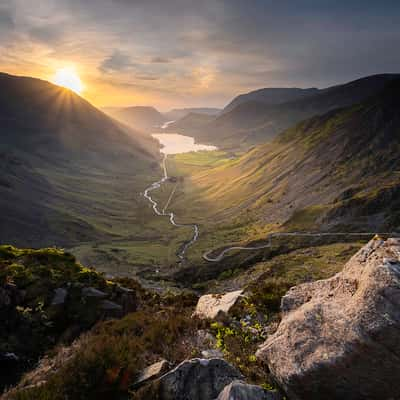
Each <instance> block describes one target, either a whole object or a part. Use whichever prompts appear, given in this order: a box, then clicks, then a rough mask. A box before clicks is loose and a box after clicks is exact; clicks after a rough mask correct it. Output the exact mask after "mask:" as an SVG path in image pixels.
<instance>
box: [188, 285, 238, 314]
mask: <svg viewBox="0 0 400 400" xmlns="http://www.w3.org/2000/svg"><path fill="white" fill-rule="evenodd" d="M242 293H243V290H236V291H234V292H228V293H225V294H206V295H204V296H201V297H200V299H199V301H198V303H197V306H196V310H195V311H194V313H193V316H196V317H198V318H201V319H216V318H218V317H222V316H225V315H227V314H228V312H229V310H230V309H231V308H232V306H234V305H235V304H236V302H237V300H238V299H239V298H240V296H241V295H242Z"/></svg>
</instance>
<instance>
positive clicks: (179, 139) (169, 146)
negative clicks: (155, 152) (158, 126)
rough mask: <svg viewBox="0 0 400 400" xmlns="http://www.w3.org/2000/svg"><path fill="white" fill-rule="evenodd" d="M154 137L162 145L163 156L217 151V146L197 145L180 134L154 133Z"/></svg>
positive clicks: (190, 138) (189, 138)
mask: <svg viewBox="0 0 400 400" xmlns="http://www.w3.org/2000/svg"><path fill="white" fill-rule="evenodd" d="M151 136H153V137H154V138H155V139H157V140H158V141H159V142H160V143H161V145H162V149H161V150H160V152H161V153H163V154H179V153H190V152H191V151H212V150H217V149H218V148H217V147H216V146H210V145H206V144H197V143H195V142H194V138H192V137H191V136H184V135H179V134H178V133H154V134H153V135H151Z"/></svg>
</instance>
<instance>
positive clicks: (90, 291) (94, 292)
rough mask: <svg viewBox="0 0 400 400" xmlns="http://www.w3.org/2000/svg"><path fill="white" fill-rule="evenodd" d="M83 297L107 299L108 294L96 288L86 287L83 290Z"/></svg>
mask: <svg viewBox="0 0 400 400" xmlns="http://www.w3.org/2000/svg"><path fill="white" fill-rule="evenodd" d="M82 296H84V297H96V298H100V299H102V298H104V297H107V293H105V292H103V291H101V290H98V289H96V288H94V287H85V288H83V289H82Z"/></svg>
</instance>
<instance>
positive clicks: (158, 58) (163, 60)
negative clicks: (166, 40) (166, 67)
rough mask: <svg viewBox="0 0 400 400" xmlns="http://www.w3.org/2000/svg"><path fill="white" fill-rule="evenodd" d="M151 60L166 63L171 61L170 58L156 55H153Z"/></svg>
mask: <svg viewBox="0 0 400 400" xmlns="http://www.w3.org/2000/svg"><path fill="white" fill-rule="evenodd" d="M151 62H152V63H158V64H167V63H169V62H171V60H170V59H169V58H166V57H160V56H158V57H153V58H152V59H151Z"/></svg>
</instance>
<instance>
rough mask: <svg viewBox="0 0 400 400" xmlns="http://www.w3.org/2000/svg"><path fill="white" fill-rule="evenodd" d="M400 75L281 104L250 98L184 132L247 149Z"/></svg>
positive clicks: (360, 97)
mask: <svg viewBox="0 0 400 400" xmlns="http://www.w3.org/2000/svg"><path fill="white" fill-rule="evenodd" d="M398 76H399V75H395V74H382V75H373V76H369V77H366V78H362V79H358V80H356V81H352V82H349V83H346V84H343V85H337V86H333V87H329V88H327V89H322V90H318V91H316V93H315V94H312V95H307V96H305V97H303V98H300V99H297V100H293V101H289V102H285V103H280V104H265V103H263V102H260V101H255V100H250V101H247V102H245V103H242V104H239V105H238V106H236V107H235V108H233V109H232V110H231V111H229V112H226V113H223V114H221V115H220V116H218V117H217V118H215V120H214V121H212V122H210V123H209V124H207V126H206V127H204V126H200V127H198V128H196V129H194V128H192V130H191V131H190V132H182V133H187V134H191V135H193V136H195V137H196V139H197V140H198V141H200V142H213V143H215V144H217V145H219V146H220V147H224V148H245V149H246V148H249V147H250V146H252V145H254V144H258V143H263V142H265V141H268V140H271V139H273V138H274V137H275V136H276V135H277V134H278V133H280V132H281V131H283V130H285V129H287V128H289V127H290V126H292V125H294V124H296V123H297V122H300V121H302V120H304V119H307V118H310V117H312V116H314V115H322V114H324V113H326V112H328V111H330V110H333V109H335V108H339V107H347V106H351V105H353V104H357V103H360V102H361V101H363V100H365V99H366V98H368V97H369V96H372V95H374V94H376V93H377V92H379V91H380V90H381V89H382V88H383V87H384V86H385V85H386V84H387V83H388V82H390V81H391V80H393V79H395V78H396V77H398Z"/></svg>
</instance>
